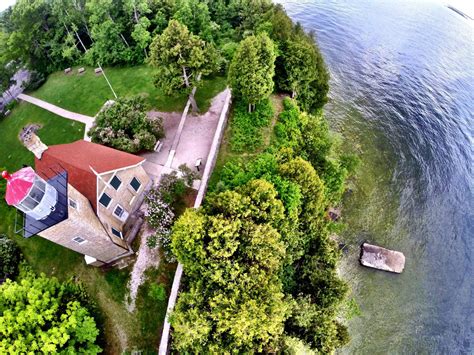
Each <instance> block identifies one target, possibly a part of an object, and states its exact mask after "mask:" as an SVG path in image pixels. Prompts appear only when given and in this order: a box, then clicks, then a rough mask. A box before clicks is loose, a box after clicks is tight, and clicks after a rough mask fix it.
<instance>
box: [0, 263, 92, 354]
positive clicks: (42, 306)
mask: <svg viewBox="0 0 474 355" xmlns="http://www.w3.org/2000/svg"><path fill="white" fill-rule="evenodd" d="M19 278H20V281H12V280H7V281H6V282H5V283H4V284H3V285H1V286H0V353H2V354H6V353H12V354H13V353H15V354H17V353H68V354H74V353H87V354H97V353H99V352H101V348H100V347H99V346H97V345H96V339H97V336H98V335H99V330H98V329H97V326H96V323H95V320H94V318H92V317H91V315H90V313H89V310H88V309H87V308H86V307H84V305H83V304H81V302H80V300H79V299H77V298H75V297H73V296H72V293H71V292H70V291H71V285H68V286H65V284H61V283H60V282H59V281H58V280H57V279H56V278H47V277H46V276H45V275H44V274H42V275H41V276H36V275H35V274H34V273H32V272H31V271H29V270H28V269H27V268H23V269H22V270H21V272H20V276H19Z"/></svg>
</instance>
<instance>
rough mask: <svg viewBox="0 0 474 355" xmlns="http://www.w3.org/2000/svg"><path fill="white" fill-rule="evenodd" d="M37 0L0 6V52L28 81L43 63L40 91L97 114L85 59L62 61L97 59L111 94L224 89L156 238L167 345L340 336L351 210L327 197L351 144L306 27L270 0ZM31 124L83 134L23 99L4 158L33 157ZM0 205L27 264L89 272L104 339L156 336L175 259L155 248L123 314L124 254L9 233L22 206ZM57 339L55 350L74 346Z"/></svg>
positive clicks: (294, 347)
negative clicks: (109, 264)
mask: <svg viewBox="0 0 474 355" xmlns="http://www.w3.org/2000/svg"><path fill="white" fill-rule="evenodd" d="M33 4H34V6H30V4H29V3H28V2H26V1H19V2H18V3H17V4H16V5H15V6H14V7H12V8H9V9H7V10H6V11H4V12H3V13H1V14H0V48H1V49H2V50H1V52H0V66H3V67H5V65H6V63H16V64H18V65H19V66H22V65H25V66H27V67H28V68H29V69H31V70H32V71H33V73H34V77H35V78H36V79H38V78H39V79H38V83H33V84H35V85H32V86H30V87H32V88H34V87H36V86H41V83H42V80H40V79H41V77H43V78H46V76H47V75H49V77H48V80H47V81H46V83H45V84H44V85H43V86H41V87H40V88H39V89H38V90H36V91H34V90H33V89H32V90H33V91H34V92H33V93H32V94H33V95H34V96H38V97H41V98H44V99H46V100H49V101H51V102H52V103H54V104H58V105H60V106H64V107H65V108H68V109H72V110H75V111H77V112H81V113H85V114H95V113H96V112H97V111H98V109H99V108H100V106H101V105H102V104H103V101H104V102H105V99H104V97H105V98H111V92H108V87H107V85H106V83H105V82H103V81H100V80H101V79H102V78H101V77H100V76H97V77H95V76H94V74H92V72H93V70H92V69H90V70H89V69H88V70H87V71H86V74H85V75H83V76H79V75H76V74H73V75H69V76H67V75H65V74H64V73H63V72H62V71H63V70H64V68H67V67H74V66H76V67H77V66H78V65H80V66H84V65H86V66H89V67H96V66H98V65H101V66H103V67H104V68H105V70H106V72H107V75H108V77H109V79H110V81H111V82H112V85H114V86H115V87H116V89H117V90H116V91H117V93H118V94H119V96H121V97H127V96H131V95H136V94H143V93H145V102H146V103H147V104H148V106H149V108H153V109H161V110H173V111H174V110H177V109H180V108H181V106H184V102H185V101H186V99H187V98H188V97H189V98H190V99H191V101H193V109H194V110H196V111H197V110H199V109H201V110H206V108H207V106H208V102H209V100H210V99H211V97H212V95H215V93H216V92H217V91H219V89H220V88H221V87H223V86H224V81H225V79H224V78H225V77H227V83H228V85H229V86H230V87H231V89H232V95H233V104H232V109H231V114H230V117H229V124H228V127H227V129H226V131H225V135H224V139H223V143H222V145H221V147H220V153H219V157H218V160H217V163H216V167H215V169H214V173H213V175H212V178H211V182H210V185H209V189H208V194H207V197H206V200H205V202H204V204H203V207H201V208H200V209H197V210H194V209H185V210H184V211H183V213H182V214H181V215H180V216H179V217H178V218H177V220H176V222H175V223H174V225H173V227H172V228H171V229H170V232H169V233H170V234H169V235H168V234H167V235H166V236H165V237H163V238H162V239H163V240H167V242H166V245H161V240H160V241H159V243H158V244H159V247H160V248H161V251H162V252H164V253H165V255H167V256H169V255H171V256H172V258H176V259H177V260H178V261H179V262H180V263H182V264H183V268H184V275H185V276H184V279H183V284H182V289H181V293H180V295H179V297H178V301H177V304H176V307H175V310H174V311H173V313H172V315H171V325H172V331H173V341H172V345H171V346H172V349H173V350H174V351H177V352H204V353H207V352H219V353H221V352H288V353H298V352H307V353H311V352H312V351H314V352H322V353H332V352H334V351H335V350H336V349H337V348H340V347H342V346H343V345H344V344H346V343H347V342H348V341H349V339H350V338H349V334H348V331H347V328H346V326H345V324H344V323H345V319H347V318H349V317H350V316H351V313H355V312H353V310H354V309H356V308H357V305H356V304H355V302H354V301H353V300H350V301H349V300H348V295H349V293H350V290H349V287H348V285H347V284H346V283H345V282H344V281H343V280H342V279H341V278H340V277H339V276H338V275H337V265H338V260H339V259H340V257H341V251H340V250H339V247H338V244H337V243H336V242H335V241H334V240H333V236H334V234H337V233H339V232H340V231H341V230H342V229H343V228H344V225H343V224H342V223H340V222H338V221H334V220H332V219H331V217H330V215H329V209H330V208H332V207H338V206H340V204H341V199H342V195H343V193H344V191H345V189H346V180H347V179H348V178H349V177H350V176H351V174H352V173H353V171H354V169H355V167H356V165H357V158H356V157H354V156H353V155H351V154H346V153H344V152H343V149H342V147H341V140H340V139H339V138H338V137H337V136H335V135H333V134H332V133H331V132H330V131H329V127H328V123H327V121H326V119H325V118H324V117H323V113H322V108H323V106H324V104H325V103H326V102H327V93H328V90H329V84H328V81H329V74H328V71H327V69H326V67H325V64H324V60H323V57H322V55H321V53H320V50H319V48H318V46H317V44H316V39H315V37H314V34H312V33H309V34H308V33H306V32H305V31H304V30H303V28H302V27H301V25H300V24H294V23H293V22H292V21H291V19H290V18H289V17H288V16H287V14H286V13H285V11H284V9H283V8H282V6H281V5H274V4H273V3H272V2H271V1H269V0H258V1H253V0H228V1H227V0H214V1H199V0H167V1H162V2H160V1H154V0H134V1H126V0H123V1H119V0H116V1H104V0H82V1H78V2H73V3H70V2H67V1H62V0H50V1H39V0H35V1H33ZM33 25H34V26H33ZM12 61H13V62H12ZM58 70H59V71H60V72H56V71H58ZM54 72H56V73H54ZM201 76H202V80H201ZM43 81H44V80H43ZM36 84H37V85H36ZM2 85H4V82H2ZM193 86H196V87H197V91H196V93H194V91H192V87H193ZM2 88H3V86H2ZM103 96H104V97H103ZM89 98H90V99H89ZM36 115H38V116H36ZM27 123H40V124H42V132H41V133H43V132H44V135H43V134H42V137H43V136H44V137H45V142H46V143H47V144H57V143H65V142H70V141H72V140H75V139H78V138H79V137H80V136H82V134H81V132H80V131H81V130H83V127H82V125H77V124H74V123H71V122H68V121H65V120H60V119H59V118H58V117H56V116H54V115H52V114H49V113H47V114H46V113H41V112H39V110H38V109H36V111H35V109H30V107H29V106H28V105H26V104H20V105H18V107H16V108H15V109H13V110H12V113H11V115H10V116H9V117H7V118H3V119H1V120H0V130H1V132H2V138H4V137H3V136H4V135H6V136H7V137H6V138H7V139H6V140H5V144H2V145H0V147H1V148H2V151H3V149H5V151H8V152H9V153H8V155H6V156H5V157H2V158H0V166H1V165H6V167H7V168H9V169H16V168H18V167H19V166H20V165H21V164H24V163H30V164H31V163H32V162H33V160H32V159H33V158H32V157H31V156H29V155H27V153H26V151H25V150H24V149H23V147H21V144H20V143H19V142H17V135H18V132H19V130H20V129H21V126H22V125H24V124H27ZM2 140H3V139H2ZM9 147H10V148H9ZM2 184H3V182H2ZM0 187H2V186H0ZM0 214H1V219H2V225H1V226H0V233H5V234H6V235H7V236H8V237H9V238H11V239H13V240H15V241H16V242H17V244H18V245H19V247H20V248H21V250H22V252H23V254H24V256H25V259H26V261H27V262H28V264H29V267H31V268H32V270H33V271H34V272H35V273H38V274H39V273H41V272H44V273H45V274H46V277H51V276H55V277H57V278H58V279H59V281H60V282H64V281H68V280H69V281H70V280H73V281H70V282H75V283H77V284H79V285H83V288H81V290H83V291H81V292H84V293H87V294H89V295H90V299H91V300H92V301H91V304H92V303H94V304H97V312H96V313H97V314H98V316H97V317H96V321H97V322H98V323H97V324H102V322H103V323H104V324H105V327H101V326H99V327H97V328H98V329H99V333H98V334H97V338H98V339H100V344H99V346H100V348H103V349H105V352H106V353H117V352H124V351H133V350H143V351H156V349H157V346H158V344H159V337H160V332H159V329H160V328H161V325H162V322H163V319H164V316H165V312H166V300H165V299H164V297H163V294H164V292H165V291H166V294H167V293H168V292H169V288H170V284H171V281H172V275H173V273H174V269H173V266H174V264H167V263H166V262H165V261H164V259H165V258H164V257H163V258H162V261H161V263H160V267H159V268H158V269H153V270H148V272H147V273H146V276H147V277H146V282H145V284H144V285H142V286H141V287H140V289H139V291H138V301H137V311H136V312H135V313H133V314H130V313H128V312H127V311H126V308H125V302H124V300H125V297H126V294H127V289H126V285H127V282H128V278H129V272H130V270H129V269H124V270H108V271H107V270H97V269H92V268H88V267H86V266H85V265H84V263H83V262H82V261H81V258H80V256H79V255H77V254H75V253H73V252H71V251H69V250H66V249H64V248H61V247H59V246H56V245H52V244H51V243H49V242H47V241H45V240H43V239H41V238H37V237H36V238H33V239H29V240H23V239H22V238H20V237H18V236H15V235H14V233H13V227H12V226H13V223H14V215H15V213H14V211H13V210H12V209H11V208H8V207H7V206H6V204H5V202H4V201H3V199H2V201H1V202H0ZM168 236H169V238H168ZM21 275H22V273H20V276H15V277H16V278H17V280H18V281H21V279H22V276H21ZM0 276H2V275H0ZM41 277H43V276H41ZM45 282H46V281H45ZM158 283H159V284H160V287H161V288H160V290H159V292H158V291H157V290H155V291H156V292H154V291H153V290H154V286H155V285H156V284H158ZM81 287H82V286H81ZM155 288H156V287H155ZM1 289H2V286H0V290H1ZM163 289H164V290H165V291H163ZM74 297H76V296H75V295H72V296H71V298H72V299H73V298H74ZM88 299H89V298H88ZM348 309H349V311H348ZM153 315H156V316H153ZM4 316H5V310H4V309H3V306H2V304H0V317H4ZM102 317H103V319H102ZM135 323H137V324H135ZM2 332H3V331H2V330H1V329H0V334H2V335H4V333H2ZM17 335H18V334H17ZM138 335H139V336H138ZM9 336H10V337H11V340H13V339H15V340H18V339H20V340H18V341H20V342H21V341H22V340H21V339H22V338H21V337H20V338H18V337H17V338H15V335H11V334H10V335H9ZM140 337H142V339H139V338H140ZM73 338H74V337H72V339H73ZM91 339H92V338H91ZM94 339H95V338H94ZM12 344H13V342H12ZM91 344H92V345H93V341H92V340H91ZM2 345H3V344H2ZM92 345H91V346H92ZM6 346H8V344H7V345H6ZM61 346H63V347H60V346H59V345H58V348H57V349H56V350H64V349H71V348H70V346H72V348H74V345H73V343H71V342H67V341H66V342H65V343H62V345H61ZM40 348H41V347H40ZM77 349H79V348H77Z"/></svg>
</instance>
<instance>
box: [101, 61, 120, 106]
mask: <svg viewBox="0 0 474 355" xmlns="http://www.w3.org/2000/svg"><path fill="white" fill-rule="evenodd" d="M97 64H98V65H99V68H100V71H101V72H102V75H103V76H104V78H105V81H107V84H109V87H110V90H112V92H113V94H114V96H115V98H116V99H117V94H116V93H115V91H114V88H113V87H112V85H111V84H110V81H109V79H107V76H106V75H105V71H104V69H102V66H101V65H100V63H97Z"/></svg>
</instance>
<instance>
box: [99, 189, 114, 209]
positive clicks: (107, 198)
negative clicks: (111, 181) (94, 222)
mask: <svg viewBox="0 0 474 355" xmlns="http://www.w3.org/2000/svg"><path fill="white" fill-rule="evenodd" d="M110 201H112V198H111V197H110V196H109V195H107V194H106V193H105V192H104V193H103V194H102V196H100V198H99V202H100V204H101V205H102V206H104V207H105V208H107V207H109V205H110Z"/></svg>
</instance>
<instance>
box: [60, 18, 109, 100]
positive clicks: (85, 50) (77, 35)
mask: <svg viewBox="0 0 474 355" xmlns="http://www.w3.org/2000/svg"><path fill="white" fill-rule="evenodd" d="M66 13H67V11H66ZM68 15H69V14H68ZM64 27H66V31H68V33H69V30H68V28H67V26H66V24H64ZM73 31H74V33H75V34H76V37H77V39H78V40H79V43H81V45H82V48H84V52H85V53H87V51H88V49H87V48H86V46H85V45H84V42H82V40H81V36H79V33H77V31H76V30H75V29H74V28H73ZM91 40H92V38H91ZM97 65H98V66H99V68H100V71H101V72H102V75H103V76H104V78H105V81H106V82H107V84H109V88H110V90H112V93H113V94H114V96H115V98H116V99H117V98H118V97H117V94H116V93H115V91H114V88H113V87H112V84H110V81H109V79H107V76H106V75H105V71H104V69H102V66H101V65H100V63H97Z"/></svg>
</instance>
